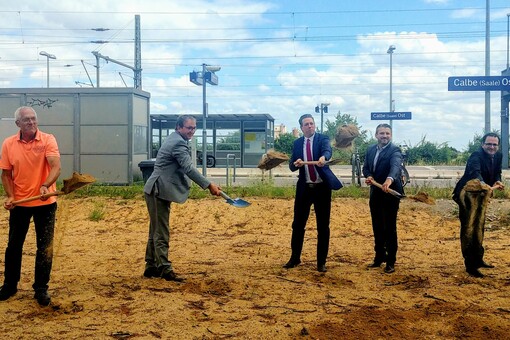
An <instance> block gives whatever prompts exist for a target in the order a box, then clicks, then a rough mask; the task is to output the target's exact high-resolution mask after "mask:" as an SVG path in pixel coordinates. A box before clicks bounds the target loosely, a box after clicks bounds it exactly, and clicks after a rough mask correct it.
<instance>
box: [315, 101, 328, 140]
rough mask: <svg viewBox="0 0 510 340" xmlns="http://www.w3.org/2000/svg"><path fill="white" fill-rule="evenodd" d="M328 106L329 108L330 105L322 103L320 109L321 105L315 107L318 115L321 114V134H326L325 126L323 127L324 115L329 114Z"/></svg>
mask: <svg viewBox="0 0 510 340" xmlns="http://www.w3.org/2000/svg"><path fill="white" fill-rule="evenodd" d="M328 106H329V103H322V104H321V106H320V107H319V105H317V106H316V107H315V112H316V113H319V112H320V114H321V133H324V125H323V121H324V119H323V118H324V113H328Z"/></svg>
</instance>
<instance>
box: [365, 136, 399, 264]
mask: <svg viewBox="0 0 510 340" xmlns="http://www.w3.org/2000/svg"><path fill="white" fill-rule="evenodd" d="M376 153H377V145H372V146H371V147H369V148H368V150H367V153H366V155H365V163H364V164H363V176H364V177H365V178H368V177H369V176H372V177H373V179H374V180H375V181H376V182H377V183H380V184H382V183H384V181H386V179H387V178H388V177H391V178H393V183H392V184H391V185H390V188H391V189H393V190H395V191H397V192H399V193H401V194H402V195H403V194H404V190H403V187H402V181H401V179H400V171H401V164H402V153H401V152H400V148H398V147H397V146H396V145H394V144H393V143H390V144H388V145H387V146H386V147H385V148H384V149H382V150H381V152H380V154H379V157H378V158H377V162H376V165H375V167H374V159H375V155H376ZM399 205H400V200H399V199H398V198H396V197H395V196H393V195H390V194H387V193H385V192H384V191H382V190H381V189H379V188H378V187H376V186H374V185H372V186H371V187H370V201H369V206H370V215H371V217H372V230H373V232H374V241H375V246H374V250H375V259H374V262H376V263H380V262H386V263H387V264H389V265H394V264H395V261H396V257H397V248H398V239H397V214H398V209H399Z"/></svg>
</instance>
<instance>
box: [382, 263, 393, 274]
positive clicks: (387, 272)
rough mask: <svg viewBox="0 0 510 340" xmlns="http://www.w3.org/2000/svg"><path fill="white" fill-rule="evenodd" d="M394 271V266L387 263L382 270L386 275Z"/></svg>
mask: <svg viewBox="0 0 510 340" xmlns="http://www.w3.org/2000/svg"><path fill="white" fill-rule="evenodd" d="M394 271H395V266H394V265H393V264H389V263H387V264H386V267H385V268H384V272H385V273H386V274H391V273H393V272H394Z"/></svg>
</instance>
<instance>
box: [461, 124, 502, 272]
mask: <svg viewBox="0 0 510 340" xmlns="http://www.w3.org/2000/svg"><path fill="white" fill-rule="evenodd" d="M499 142H500V138H499V136H498V135H497V134H496V133H493V132H490V133H487V134H485V135H484V136H483V137H482V145H481V147H480V149H478V150H477V151H475V152H473V153H472V154H471V156H469V159H468V161H467V163H466V170H465V171H464V175H463V176H462V177H461V179H460V180H459V182H458V183H457V185H456V186H455V189H454V191H453V197H452V198H453V200H454V201H455V202H456V203H457V204H458V205H459V219H460V225H461V227H460V243H461V249H462V256H463V257H464V264H465V266H466V271H467V272H468V273H469V274H470V275H472V276H474V277H483V274H482V273H480V271H479V270H478V269H479V268H494V266H493V265H490V264H488V263H486V262H485V261H484V260H483V254H484V249H483V246H482V242H483V232H484V225H485V209H483V210H482V211H483V212H484V213H483V216H475V215H479V214H480V209H481V208H482V207H479V206H478V205H479V203H478V202H479V201H480V200H478V199H477V196H479V195H480V194H481V192H472V193H469V194H467V195H466V194H465V192H464V195H463V194H462V189H463V188H464V186H465V185H466V183H467V182H468V181H469V180H472V179H478V180H480V182H482V183H485V184H487V185H489V186H491V187H492V189H499V190H503V189H504V188H505V186H504V185H503V183H501V161H502V158H503V155H502V154H501V152H498V148H499ZM485 203H486V202H485ZM472 215H473V217H475V218H470V217H471V216H472Z"/></svg>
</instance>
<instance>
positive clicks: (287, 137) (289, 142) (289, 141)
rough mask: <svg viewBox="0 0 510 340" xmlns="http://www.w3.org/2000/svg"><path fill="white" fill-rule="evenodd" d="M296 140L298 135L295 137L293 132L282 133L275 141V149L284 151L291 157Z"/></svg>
mask: <svg viewBox="0 0 510 340" xmlns="http://www.w3.org/2000/svg"><path fill="white" fill-rule="evenodd" d="M295 140H296V137H294V135H293V134H292V133H282V134H280V137H278V138H277V139H276V140H275V141H274V149H275V150H276V151H279V152H283V153H285V154H287V155H288V156H289V157H290V156H291V154H292V147H293V146H294V141H295Z"/></svg>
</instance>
